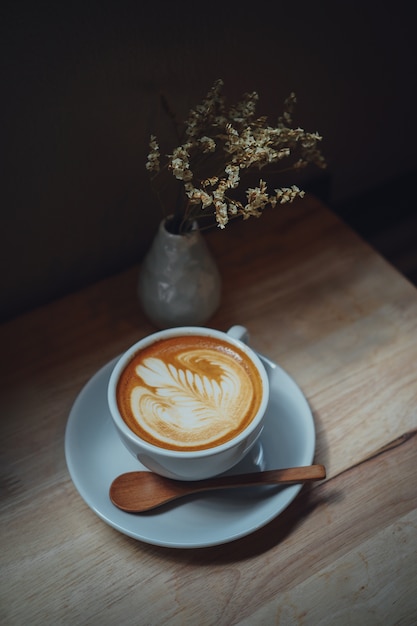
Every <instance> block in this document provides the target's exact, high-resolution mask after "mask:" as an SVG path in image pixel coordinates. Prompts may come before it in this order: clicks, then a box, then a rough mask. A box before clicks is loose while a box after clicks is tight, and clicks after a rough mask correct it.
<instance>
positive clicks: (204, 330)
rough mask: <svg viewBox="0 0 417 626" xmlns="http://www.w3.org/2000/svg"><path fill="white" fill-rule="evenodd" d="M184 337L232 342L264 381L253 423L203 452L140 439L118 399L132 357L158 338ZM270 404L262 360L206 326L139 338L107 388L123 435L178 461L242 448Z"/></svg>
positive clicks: (229, 337) (266, 377) (116, 366)
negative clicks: (204, 337)
mask: <svg viewBox="0 0 417 626" xmlns="http://www.w3.org/2000/svg"><path fill="white" fill-rule="evenodd" d="M181 335H204V336H214V337H215V338H218V339H221V340H223V341H227V342H229V343H230V344H231V345H233V346H235V347H237V348H239V349H240V350H241V351H242V352H244V353H245V355H246V356H247V357H248V358H249V359H251V361H252V362H253V364H254V365H255V366H256V368H257V370H258V372H259V374H260V376H261V379H262V387H263V394H262V399H261V402H260V405H259V407H258V410H257V412H256V414H255V416H254V417H253V419H252V420H251V421H250V423H249V424H248V425H247V426H246V427H245V428H244V429H243V430H242V431H241V432H240V433H239V434H237V435H236V436H235V437H233V438H232V439H229V440H228V441H225V442H223V443H221V444H219V445H216V446H213V447H210V448H205V449H203V450H170V449H169V448H163V447H161V446H157V445H154V444H152V443H150V442H148V441H145V440H144V439H141V437H139V436H138V435H137V434H136V433H134V432H133V431H132V430H131V429H130V428H129V426H128V425H127V424H126V422H125V421H124V419H123V417H122V416H121V414H120V411H119V408H118V405H117V399H116V386H117V380H118V377H119V375H120V373H121V371H122V369H123V368H124V367H125V365H126V364H127V363H128V362H129V361H130V360H131V359H132V358H133V356H134V355H135V354H136V352H138V351H139V350H141V349H142V348H144V347H146V346H148V345H150V344H151V343H154V342H155V341H158V339H159V338H169V337H177V336H181ZM268 401H269V378H268V374H267V372H266V369H265V367H264V365H263V363H262V361H261V360H260V358H259V356H258V355H257V354H256V352H255V351H254V350H253V349H252V348H251V347H250V346H248V345H247V344H245V343H244V342H242V341H239V340H238V339H235V338H234V337H231V336H230V335H228V334H227V331H221V330H216V329H214V328H208V327H206V326H177V327H174V328H168V329H163V330H159V331H156V332H154V333H151V334H149V335H146V336H145V337H142V339H139V340H138V341H136V342H135V343H134V344H132V345H131V346H130V347H129V348H128V349H127V350H125V351H124V352H123V354H121V355H120V356H119V358H118V359H117V361H116V363H115V365H114V367H113V369H112V372H111V374H110V378H109V382H108V385H107V402H108V406H109V409H110V414H111V416H112V420H113V422H114V424H115V426H116V427H117V428H118V429H119V431H120V432H121V433H122V434H123V436H124V437H125V438H127V439H129V440H130V441H131V442H132V443H133V444H137V445H140V446H141V448H142V449H143V451H144V452H146V451H148V452H149V453H154V454H155V453H157V454H159V455H163V456H165V457H167V458H176V459H197V458H204V457H207V456H214V455H216V454H220V453H222V452H224V451H225V450H228V449H229V448H232V447H235V446H236V445H239V443H240V442H241V441H243V440H245V439H246V438H247V436H248V433H252V432H254V431H255V430H256V428H257V427H258V426H259V424H260V422H261V421H262V419H263V416H264V414H265V412H266V409H267V406H268Z"/></svg>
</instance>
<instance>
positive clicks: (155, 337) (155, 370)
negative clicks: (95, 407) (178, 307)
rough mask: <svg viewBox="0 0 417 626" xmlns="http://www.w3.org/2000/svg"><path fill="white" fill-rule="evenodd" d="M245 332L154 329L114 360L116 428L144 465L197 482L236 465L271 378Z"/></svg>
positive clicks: (259, 425)
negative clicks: (155, 330)
mask: <svg viewBox="0 0 417 626" xmlns="http://www.w3.org/2000/svg"><path fill="white" fill-rule="evenodd" d="M246 337H247V331H246V329H245V328H244V327H242V326H234V327H232V328H231V329H230V330H229V331H228V332H227V333H225V332H222V331H219V330H215V329H211V328H206V327H193V326H184V327H177V328H169V329H165V330H161V331H159V332H155V333H153V334H151V335H149V336H147V337H145V338H143V339H141V340H140V341H138V342H137V343H135V344H134V345H132V346H131V347H130V348H129V349H128V350H127V351H126V352H125V353H124V354H123V355H122V356H121V357H120V358H119V359H118V361H117V363H116V365H115V366H114V369H113V371H112V373H111V375H110V379H109V384H108V394H107V397H108V405H109V408H110V413H111V416H112V419H113V423H114V425H115V427H116V430H117V432H118V434H119V436H120V438H121V440H122V441H123V443H124V444H125V446H126V447H127V449H128V450H129V451H130V452H131V453H132V454H133V455H134V456H135V457H136V458H137V459H138V460H139V461H140V463H141V464H142V465H144V466H145V467H146V468H148V469H149V470H151V471H154V472H156V473H158V474H161V475H162V476H166V477H168V478H174V479H178V480H201V479H204V478H210V477H211V476H215V475H217V474H221V473H223V472H225V471H227V470H229V469H230V468H231V467H233V466H234V465H236V464H237V463H239V462H240V461H241V460H242V459H243V458H244V457H245V456H246V455H247V454H248V452H249V451H250V449H251V448H252V447H253V445H254V444H255V442H256V441H257V439H258V438H259V436H260V434H261V432H262V429H263V424H264V415H265V412H266V409H267V405H268V400H269V381H268V375H267V373H266V371H265V368H264V366H263V364H262V362H261V361H260V359H259V357H258V356H257V354H256V353H255V352H254V351H253V350H252V349H251V348H250V347H249V346H248V345H247V344H246V343H245V340H246Z"/></svg>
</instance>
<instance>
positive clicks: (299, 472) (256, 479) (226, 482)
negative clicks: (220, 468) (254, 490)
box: [193, 465, 326, 490]
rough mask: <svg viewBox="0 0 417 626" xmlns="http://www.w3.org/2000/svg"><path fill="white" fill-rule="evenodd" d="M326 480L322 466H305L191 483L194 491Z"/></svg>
mask: <svg viewBox="0 0 417 626" xmlns="http://www.w3.org/2000/svg"><path fill="white" fill-rule="evenodd" d="M323 478H326V469H325V467H324V465H307V466H305V467H288V468H285V469H275V470H266V471H264V472H251V473H249V474H236V475H230V476H220V477H219V476H217V477H215V478H208V479H206V480H197V481H195V482H193V486H195V488H196V490H197V489H198V490H203V489H221V488H224V487H239V486H242V487H250V486H251V485H271V484H279V483H285V484H294V483H300V482H303V483H305V482H312V481H314V480H322V479H323Z"/></svg>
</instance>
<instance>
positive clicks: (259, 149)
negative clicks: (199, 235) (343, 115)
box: [146, 79, 325, 229]
mask: <svg viewBox="0 0 417 626" xmlns="http://www.w3.org/2000/svg"><path fill="white" fill-rule="evenodd" d="M222 88H223V81H222V80H220V79H219V80H217V81H216V82H215V83H214V84H213V86H212V88H211V89H210V90H209V92H208V93H207V95H206V97H205V98H204V99H203V100H202V102H201V103H200V104H198V105H197V106H196V107H194V108H193V109H191V111H190V113H189V115H188V118H187V120H186V121H185V123H184V129H183V130H184V133H185V136H186V141H185V142H184V143H182V144H181V145H179V146H177V147H176V148H175V149H174V150H173V151H172V153H171V154H169V155H168V156H167V162H166V164H165V166H164V167H163V168H161V167H160V147H159V144H158V142H157V139H156V137H155V136H154V135H152V136H151V140H150V143H149V147H150V150H149V154H148V160H147V163H146V168H147V169H148V171H149V172H152V173H154V174H155V176H157V175H158V176H161V175H162V174H163V173H164V172H166V171H170V172H171V173H172V174H173V176H174V177H175V178H176V179H177V180H178V181H179V182H180V184H181V185H182V186H183V196H182V200H180V204H179V205H178V207H177V208H176V209H175V213H176V216H177V218H178V219H177V223H179V224H181V225H182V227H184V228H185V229H188V228H189V227H190V225H191V224H192V223H193V222H194V221H195V220H196V219H199V218H202V217H205V216H207V215H209V214H211V215H212V216H214V218H215V220H216V222H217V224H218V226H219V227H220V228H224V227H225V226H226V224H227V223H228V221H229V219H230V218H231V217H236V216H239V215H240V216H242V217H243V218H244V219H247V218H248V217H250V216H256V217H259V215H261V214H262V211H263V210H264V209H265V207H267V206H276V205H277V204H284V203H288V202H293V201H294V199H295V198H302V197H303V195H304V192H303V191H301V190H300V189H299V188H298V187H297V186H296V185H292V186H290V187H282V188H280V189H276V190H275V194H272V195H271V196H269V195H268V192H267V186H266V183H265V181H264V180H260V181H259V185H258V187H251V188H249V189H247V190H246V203H243V202H242V201H241V200H240V199H239V197H236V195H235V194H237V193H238V192H237V190H238V188H239V186H240V185H241V183H242V177H243V175H244V174H245V173H249V171H252V170H255V169H257V170H263V169H264V168H266V167H269V168H271V167H279V170H278V171H283V172H285V171H288V170H299V169H301V168H303V167H306V166H307V165H308V164H314V165H316V166H318V167H325V160H324V157H323V155H322V154H321V152H320V150H319V148H318V143H319V142H320V141H321V140H322V138H321V136H320V135H319V134H318V133H309V132H306V131H305V130H303V129H302V128H300V127H298V128H292V117H293V113H294V108H295V103H296V97H295V94H293V93H291V94H290V96H289V97H288V98H287V99H286V101H285V103H284V110H283V113H282V115H281V116H280V117H279V118H278V122H277V125H276V126H272V125H271V124H268V120H267V118H266V117H265V116H262V117H256V106H257V103H258V100H259V96H258V94H257V92H255V91H254V92H251V93H246V94H244V96H243V97H242V99H241V101H240V102H238V103H236V104H234V105H233V106H230V107H229V108H227V107H226V104H225V100H224V97H223V95H222V93H221V92H222ZM171 117H172V119H174V116H171ZM154 179H155V178H153V180H154ZM207 207H212V211H209V212H207V211H206V209H207ZM169 209H170V210H169V212H172V209H173V207H169ZM203 211H204V214H203Z"/></svg>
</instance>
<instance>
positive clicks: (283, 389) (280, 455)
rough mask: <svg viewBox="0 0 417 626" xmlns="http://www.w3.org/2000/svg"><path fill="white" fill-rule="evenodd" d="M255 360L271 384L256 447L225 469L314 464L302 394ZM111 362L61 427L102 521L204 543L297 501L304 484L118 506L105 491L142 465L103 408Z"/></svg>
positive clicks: (139, 535)
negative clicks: (142, 506) (144, 509)
mask: <svg viewBox="0 0 417 626" xmlns="http://www.w3.org/2000/svg"><path fill="white" fill-rule="evenodd" d="M260 357H261V359H262V361H263V363H264V365H265V367H266V369H267V371H268V375H269V378H270V387H271V397H270V402H269V406H268V409H267V416H266V420H265V427H264V430H263V432H262V435H261V437H260V445H259V446H257V447H255V450H254V451H253V453H252V454H251V455H250V457H248V458H246V459H245V460H244V461H243V462H242V463H240V464H239V465H238V466H236V467H234V468H233V470H231V471H230V472H229V473H239V472H248V471H251V470H253V471H257V470H258V471H259V470H260V469H279V468H283V467H294V466H299V465H310V464H311V463H312V462H313V457H314V450H315V428H314V421H313V416H312V414H311V410H310V408H309V406H308V403H307V401H306V399H305V397H304V396H303V394H302V392H301V390H300V389H299V387H298V386H297V385H296V383H295V382H294V380H293V379H292V378H291V377H290V376H289V375H288V374H287V373H286V372H284V370H282V369H281V368H280V367H279V366H278V365H276V364H275V363H272V362H271V361H269V360H268V359H266V358H265V357H262V356H261V355H260ZM116 360H117V359H115V360H114V361H111V362H110V363H108V364H107V365H105V366H104V367H103V368H102V369H100V370H99V371H98V372H97V373H96V374H95V375H94V376H93V377H92V378H91V380H90V381H89V382H88V383H87V384H86V386H85V387H84V389H83V390H82V391H81V392H80V394H79V396H78V397H77V399H76V401H75V403H74V405H73V407H72V409H71V412H70V415H69V418H68V423H67V427H66V432H65V456H66V461H67V465H68V470H69V473H70V475H71V478H72V480H73V482H74V485H75V487H76V488H77V490H78V492H79V493H80V495H81V497H82V498H83V499H84V500H85V502H86V503H87V504H88V506H89V507H91V509H92V510H93V511H94V512H95V513H96V514H97V515H98V516H99V517H101V519H103V520H104V521H105V522H106V523H107V524H109V525H110V526H112V527H113V528H115V529H117V530H119V531H120V532H122V533H124V534H126V535H128V536H130V537H134V538H135V539H139V540H141V541H144V542H146V543H150V544H154V545H160V546H168V547H171V548H201V547H206V546H213V545H218V544H222V543H226V542H229V541H233V540H235V539H238V538H240V537H244V536H245V535H248V534H249V533H252V532H253V531H255V530H257V529H258V528H261V527H262V526H264V525H265V524H267V523H268V522H269V521H270V520H272V519H273V518H274V517H276V516H277V515H278V514H279V513H281V512H282V511H283V510H284V509H285V508H286V507H287V506H288V505H289V504H290V503H291V502H292V501H293V500H294V498H295V497H296V496H297V494H298V493H299V491H300V489H301V485H290V486H286V487H275V486H262V487H249V488H245V489H234V490H232V491H223V492H221V491H217V492H213V493H205V494H202V495H201V496H193V497H190V498H188V499H183V500H179V501H178V502H177V503H176V504H175V505H170V506H168V505H166V506H165V507H161V508H159V509H155V510H154V511H153V512H148V513H144V514H131V513H125V512H123V511H121V510H120V509H118V508H116V507H115V506H114V505H113V504H112V503H111V501H110V498H109V493H108V492H109V487H110V484H111V482H112V481H113V479H114V478H115V477H116V476H118V474H121V473H123V472H129V471H133V470H138V469H139V470H140V469H142V470H144V469H146V468H145V467H143V466H142V465H141V464H140V463H139V462H138V461H137V460H136V459H135V458H134V457H133V456H132V455H131V453H130V452H128V450H127V449H126V448H125V447H124V445H123V444H122V443H121V441H120V439H119V437H118V435H117V433H116V430H115V427H114V426H113V423H112V421H111V417H110V413H109V410H108V408H107V395H106V389H107V382H108V380H109V377H110V373H111V371H112V368H113V366H114V364H115V362H116Z"/></svg>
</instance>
